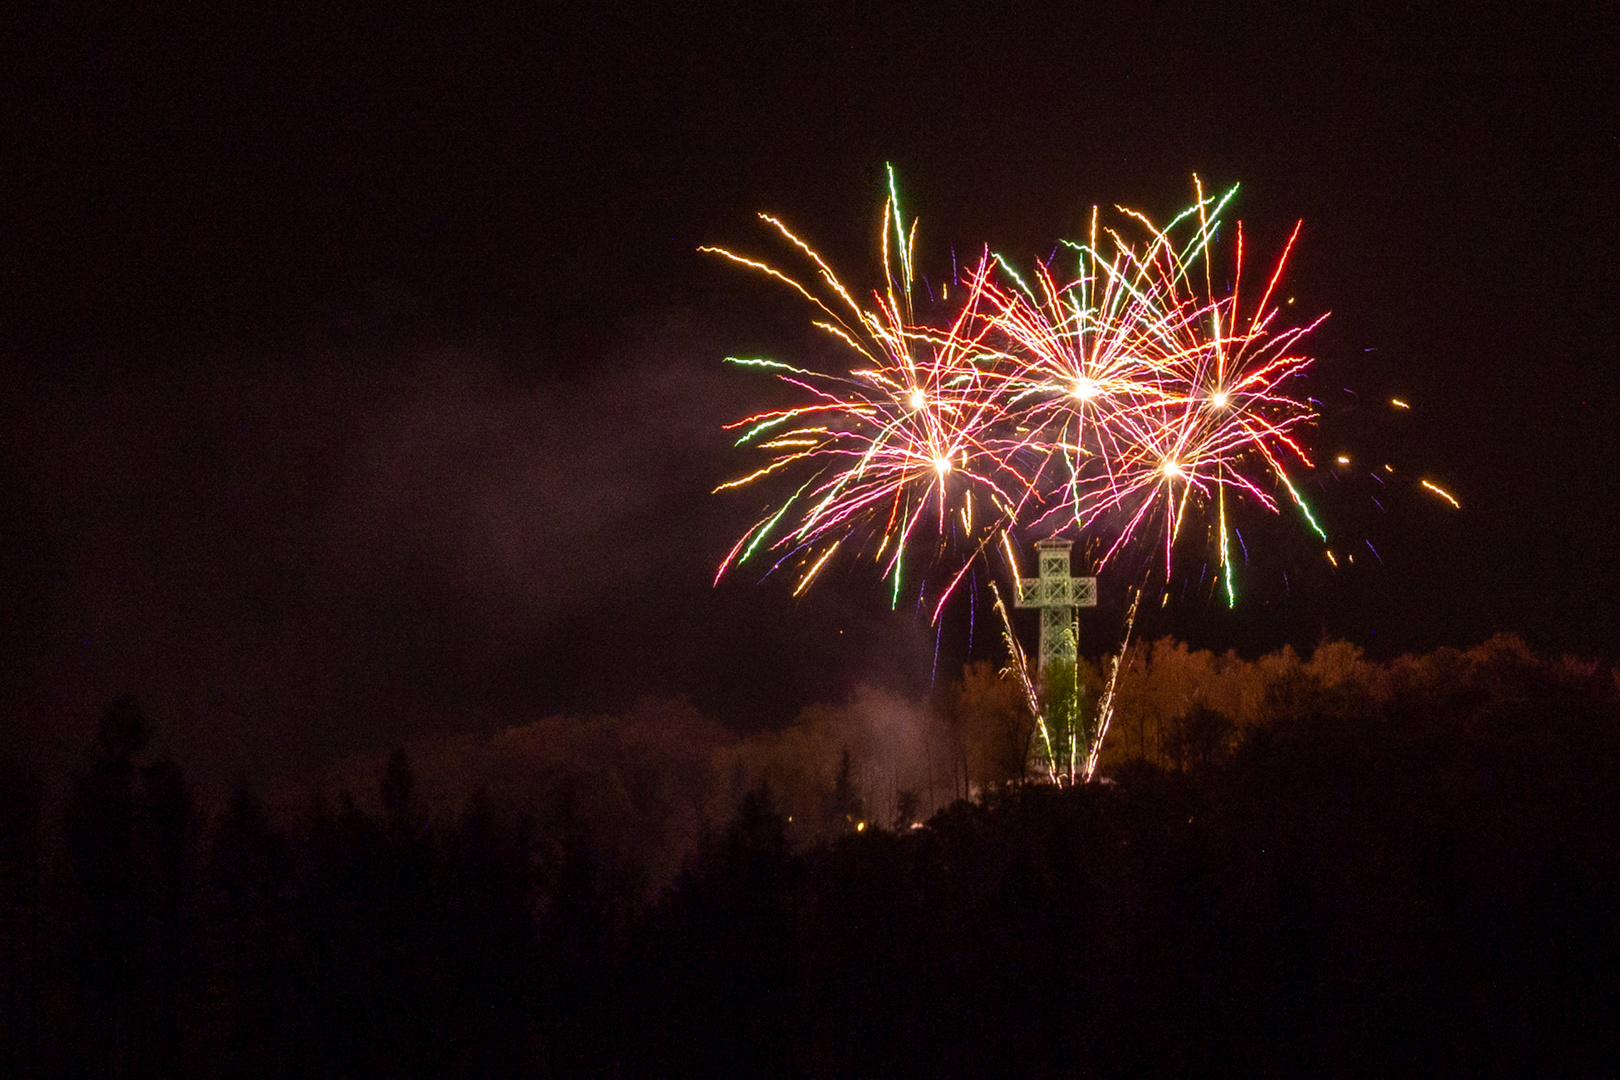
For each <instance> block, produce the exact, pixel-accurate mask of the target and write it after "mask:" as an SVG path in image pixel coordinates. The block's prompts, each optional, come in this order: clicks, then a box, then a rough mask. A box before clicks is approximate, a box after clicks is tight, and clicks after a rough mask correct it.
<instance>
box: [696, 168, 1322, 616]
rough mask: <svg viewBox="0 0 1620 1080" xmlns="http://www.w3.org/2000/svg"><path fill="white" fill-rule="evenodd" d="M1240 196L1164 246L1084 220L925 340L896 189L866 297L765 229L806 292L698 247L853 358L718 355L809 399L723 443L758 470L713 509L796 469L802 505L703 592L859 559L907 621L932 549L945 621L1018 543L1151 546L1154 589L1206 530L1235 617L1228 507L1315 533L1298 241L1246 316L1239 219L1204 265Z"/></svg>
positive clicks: (748, 537)
mask: <svg viewBox="0 0 1620 1080" xmlns="http://www.w3.org/2000/svg"><path fill="white" fill-rule="evenodd" d="M1195 183H1196V178H1195ZM1235 191H1236V188H1233V189H1232V190H1231V191H1228V192H1226V193H1225V194H1224V195H1222V196H1220V197H1219V198H1206V197H1205V196H1204V194H1203V192H1202V189H1201V188H1199V189H1198V191H1197V199H1196V201H1195V203H1194V205H1193V206H1192V207H1190V208H1188V209H1187V210H1186V211H1184V212H1183V213H1182V214H1181V215H1179V216H1178V217H1176V218H1175V219H1174V220H1172V221H1171V222H1170V224H1169V225H1167V226H1164V227H1162V228H1160V227H1158V226H1155V225H1154V224H1153V223H1152V222H1150V221H1149V220H1148V219H1147V218H1146V217H1144V216H1142V215H1140V214H1137V213H1135V212H1132V211H1121V213H1122V215H1123V218H1124V223H1123V224H1122V226H1121V227H1120V228H1118V229H1115V228H1103V227H1101V226H1100V224H1099V221H1098V216H1097V215H1096V214H1095V213H1094V214H1093V217H1092V221H1091V227H1090V232H1089V235H1088V237H1087V239H1086V241H1085V242H1083V243H1069V244H1067V245H1065V247H1066V253H1065V254H1064V256H1063V258H1064V260H1065V261H1064V262H1063V263H1061V264H1060V263H1059V262H1058V260H1056V259H1054V260H1053V261H1052V262H1051V263H1043V264H1038V265H1037V266H1036V267H1035V268H1034V269H1033V271H1032V272H1031V273H1030V275H1029V276H1030V277H1031V278H1032V279H1033V281H1034V284H1033V286H1032V285H1030V284H1029V283H1027V282H1026V281H1025V279H1024V277H1023V276H1022V275H1020V274H1018V273H1017V271H1016V270H1015V269H1014V268H1013V267H1012V266H1011V264H1010V263H1008V262H1007V261H1006V260H1004V259H1002V258H1000V257H998V256H996V255H993V254H991V253H990V252H988V251H987V252H985V254H984V255H983V257H982V258H981V260H980V262H979V263H978V265H977V267H976V268H975V269H974V270H973V271H972V272H971V273H970V274H969V275H968V276H967V277H966V279H965V280H963V281H959V282H958V283H957V288H956V290H955V296H954V300H955V306H954V308H952V309H951V310H950V312H949V314H948V317H947V318H946V319H943V320H936V321H923V320H919V319H918V317H917V314H916V312H915V310H914V308H913V303H912V283H913V280H914V277H913V264H912V260H913V255H914V242H915V234H916V223H915V222H912V223H911V224H910V225H909V226H907V225H906V224H905V221H904V218H903V217H902V216H901V213H900V208H899V200H898V198H897V197H896V194H895V191H894V183H893V174H892V172H891V173H890V191H889V199H888V201H887V204H886V206H885V211H884V217H883V244H882V249H883V259H882V277H883V282H882V287H881V288H879V289H876V290H874V291H873V293H872V295H871V297H870V298H869V299H868V300H865V301H858V300H857V299H856V298H855V295H854V294H853V293H852V292H851V291H850V290H849V289H848V288H846V287H845V286H844V285H843V283H842V282H841V281H840V280H839V278H838V277H837V276H836V275H835V274H834V273H833V271H832V270H831V268H830V267H829V266H828V265H827V264H826V262H825V261H824V260H822V258H821V257H820V256H819V255H817V254H816V252H815V251H814V250H813V249H811V248H810V246H809V245H807V244H806V243H805V242H804V241H803V240H801V239H800V238H799V237H798V236H796V235H795V234H794V233H793V232H791V231H790V230H789V229H788V228H787V226H785V225H784V224H783V223H782V222H780V221H779V220H777V219H776V218H774V217H771V216H769V215H761V218H762V220H764V221H765V222H766V223H768V224H769V225H770V226H772V227H773V228H774V229H775V230H776V231H777V232H778V233H779V235H780V236H781V237H782V238H783V239H784V240H785V241H786V242H787V243H788V244H789V245H791V246H792V247H793V248H794V249H795V250H796V252H797V253H798V255H799V256H800V257H801V258H802V259H803V260H805V261H806V263H807V264H808V267H809V268H810V269H812V270H813V274H812V275H807V280H810V281H811V282H812V284H811V285H806V284H804V283H803V282H802V281H801V280H800V279H799V278H796V277H793V276H790V275H789V274H787V273H784V272H783V271H781V270H778V269H777V268H776V267H774V266H772V265H770V264H767V263H765V262H762V261H759V260H756V259H752V258H748V257H745V256H742V255H738V254H735V253H733V252H731V251H728V250H724V249H720V248H705V249H703V250H705V251H709V252H712V253H714V254H717V255H720V256H722V257H724V258H727V259H730V260H732V261H734V262H737V263H740V264H742V265H745V266H748V267H750V268H752V269H755V270H758V271H759V272H761V273H764V274H766V275H767V276H769V277H771V278H773V279H775V280H777V281H778V282H780V283H782V284H784V285H786V286H788V287H790V288H792V289H793V290H795V291H796V292H797V293H799V294H800V295H801V296H802V297H804V298H805V299H806V300H807V301H808V302H810V303H811V304H812V305H813V306H814V308H815V309H816V311H817V313H818V317H817V318H816V320H815V325H817V326H818V327H820V328H821V329H823V330H824V331H826V332H827V333H828V334H830V335H832V336H833V337H834V338H836V339H837V340H838V342H839V343H840V345H841V346H842V347H843V348H844V349H846V350H848V351H849V353H850V354H851V356H852V359H853V361H854V363H853V365H852V366H851V367H849V368H848V369H847V370H842V371H835V372H828V371H817V370H812V369H810V368H807V367H798V366H793V365H789V364H785V363H782V362H779V361H775V360H765V359H739V358H733V359H732V362H733V363H737V364H741V365H745V366H754V367H759V368H761V369H764V370H767V371H769V372H771V373H772V374H774V375H775V376H776V377H777V378H779V379H781V380H782V381H783V382H785V383H787V384H789V385H790V386H792V387H793V388H794V390H795V393H796V394H797V395H798V396H799V398H800V401H799V402H798V403H797V404H795V405H793V406H791V407H787V408H782V409H777V410H771V411H767V412H762V413H759V414H757V415H755V416H751V417H748V418H747V419H745V420H742V421H739V422H738V423H737V424H735V425H733V427H734V428H735V429H738V430H740V432H741V435H740V437H739V439H738V445H748V446H753V447H755V448H757V449H759V450H763V451H765V453H766V454H767V461H766V462H765V463H764V464H763V465H762V466H761V467H759V468H758V469H756V470H755V471H753V472H752V473H749V474H748V475H745V476H743V477H741V478H739V479H736V480H732V481H730V482H728V483H726V484H722V485H721V487H720V488H718V489H717V490H723V489H726V488H732V487H739V486H743V485H747V484H751V483H754V482H756V481H759V480H761V479H763V478H765V477H767V476H771V475H775V474H788V473H792V474H795V475H796V479H797V482H798V486H797V488H796V490H794V491H793V492H792V493H791V494H790V495H789V496H788V497H787V498H786V499H785V500H784V501H782V502H781V503H779V504H776V505H775V506H774V507H772V508H771V509H769V510H768V511H767V512H766V513H765V514H764V515H763V516H762V517H761V518H760V519H759V520H758V521H756V522H755V524H754V525H753V526H752V527H751V528H750V529H749V530H748V531H747V532H745V533H744V535H743V536H742V538H741V539H740V540H739V541H738V543H737V545H736V546H735V547H734V548H733V549H732V551H731V552H730V553H729V554H728V555H727V557H726V558H725V560H724V561H723V562H722V563H721V565H720V568H719V573H718V574H717V575H716V580H718V579H719V576H721V575H723V574H724V573H725V572H726V571H727V570H729V569H731V568H732V567H734V566H736V565H739V564H741V563H743V562H745V561H747V560H749V559H750V558H753V557H755V556H757V555H759V554H760V553H762V552H768V553H770V557H771V559H772V560H773V563H772V569H775V568H776V567H779V566H783V565H786V564H789V563H792V564H794V565H795V566H796V568H797V570H798V575H799V576H798V581H797V583H796V589H795V591H796V592H802V591H803V590H804V589H805V588H806V587H808V586H809V584H810V582H811V581H812V580H813V579H814V578H815V577H816V575H817V574H818V573H820V572H821V571H822V569H823V567H825V566H826V565H827V564H828V563H829V561H830V560H831V559H832V558H833V556H834V554H835V552H837V551H838V550H840V549H841V548H843V549H845V550H849V549H857V550H860V551H862V552H863V553H865V554H867V555H869V556H870V557H873V558H875V559H876V561H877V562H878V563H879V564H880V565H881V566H882V568H883V574H884V575H885V577H886V578H888V579H889V580H890V581H891V590H892V597H893V599H894V600H895V601H897V600H898V598H899V595H900V592H901V589H902V583H903V581H904V580H906V573H907V564H908V561H909V560H914V558H915V555H916V554H920V553H924V552H926V554H927V556H928V561H929V562H930V563H931V564H934V565H938V564H940V563H942V562H943V563H945V567H944V568H945V571H946V573H945V575H944V578H945V584H944V585H943V587H942V588H941V589H940V590H939V592H938V593H937V594H936V595H937V596H938V602H937V604H936V606H935V608H934V614H935V618H936V619H937V617H938V615H939V613H940V611H941V610H942V609H943V606H944V603H945V601H946V600H947V599H948V598H949V596H950V595H951V592H952V590H953V589H954V588H955V587H956V585H957V584H958V583H959V582H960V581H961V580H962V579H963V577H964V575H965V574H966V572H967V569H968V568H969V566H971V565H972V563H973V562H974V560H975V559H976V558H977V557H978V556H979V555H980V554H982V553H984V552H985V551H987V550H990V549H992V548H993V547H996V548H1003V549H1010V548H1011V547H1012V545H1011V543H1010V542H1009V540H1008V533H1009V532H1010V531H1011V530H1014V529H1017V530H1020V531H1022V530H1031V531H1036V532H1040V533H1043V534H1053V535H1056V534H1061V533H1065V532H1068V533H1072V534H1077V535H1081V536H1085V535H1092V536H1095V537H1097V538H1099V539H1101V540H1102V541H1103V545H1102V546H1103V554H1102V555H1101V557H1100V559H1099V563H1098V564H1099V566H1100V565H1102V564H1104V563H1106V562H1107V561H1108V560H1109V559H1111V558H1113V557H1114V556H1115V555H1116V554H1117V553H1118V552H1120V551H1121V550H1122V549H1123V548H1124V547H1125V546H1127V545H1128V544H1130V543H1131V542H1132V541H1133V540H1135V539H1138V538H1144V537H1147V536H1149V535H1152V536H1154V537H1155V538H1156V539H1155V542H1156V543H1159V544H1161V545H1162V549H1163V570H1164V573H1165V574H1166V576H1168V575H1169V574H1170V572H1171V571H1172V568H1173V561H1174V558H1175V551H1176V545H1177V540H1178V538H1179V537H1180V536H1181V534H1182V532H1183V530H1184V527H1185V525H1186V522H1187V521H1188V520H1189V519H1191V518H1194V517H1197V516H1204V517H1207V518H1208V519H1210V524H1211V530H1210V531H1211V533H1212V534H1213V537H1214V539H1215V542H1216V544H1215V546H1216V548H1217V552H1218V556H1217V557H1218V562H1219V565H1220V566H1221V568H1222V571H1223V573H1224V579H1225V585H1226V592H1227V597H1228V601H1229V602H1231V601H1232V600H1234V599H1235V588H1234V585H1233V580H1232V577H1233V575H1232V568H1231V559H1230V558H1229V551H1230V548H1229V544H1228V540H1227V536H1228V521H1227V516H1228V510H1229V507H1228V503H1229V502H1234V503H1250V504H1254V505H1258V506H1259V507H1261V508H1263V509H1265V510H1267V511H1270V512H1273V513H1276V512H1279V510H1280V508H1281V506H1282V505H1283V504H1284V503H1285V502H1286V503H1287V504H1288V505H1291V506H1295V507H1297V508H1298V509H1299V511H1300V512H1301V514H1302V516H1303V518H1304V519H1305V521H1306V522H1308V523H1309V524H1310V526H1311V527H1312V528H1313V529H1314V530H1315V531H1316V532H1317V533H1318V534H1320V533H1321V532H1322V530H1321V529H1320V527H1319V526H1318V525H1317V523H1316V521H1315V518H1314V517H1313V516H1312V515H1311V512H1310V509H1309V507H1308V506H1306V504H1305V503H1304V502H1303V501H1302V500H1301V498H1300V496H1299V494H1298V490H1297V488H1296V487H1295V485H1294V484H1293V483H1292V482H1291V481H1290V479H1289V476H1288V470H1289V469H1290V468H1299V467H1302V468H1310V467H1312V463H1311V460H1310V457H1309V455H1308V453H1307V451H1306V450H1305V449H1304V447H1303V446H1302V445H1301V442H1300V439H1299V434H1300V429H1301V428H1303V427H1305V426H1307V425H1309V424H1310V423H1311V422H1313V421H1314V419H1315V415H1316V414H1315V411H1314V409H1313V408H1312V406H1311V405H1310V403H1309V402H1308V400H1302V399H1300V398H1296V397H1294V396H1292V395H1290V393H1289V386H1290V384H1291V383H1292V382H1293V381H1294V380H1296V379H1297V377H1298V376H1300V375H1301V374H1303V373H1304V371H1305V370H1306V369H1307V368H1308V366H1309V364H1310V359H1309V358H1308V357H1307V356H1305V355H1304V354H1302V353H1301V352H1299V351H1298V346H1299V344H1300V342H1301V339H1302V338H1303V337H1304V335H1306V334H1307V333H1309V332H1310V330H1311V329H1312V328H1314V327H1315V326H1316V325H1317V323H1318V322H1320V319H1317V320H1316V321H1313V322H1311V323H1308V324H1304V325H1294V324H1287V323H1286V322H1285V321H1284V320H1283V318H1282V310H1283V307H1282V305H1280V304H1278V303H1277V302H1276V298H1277V295H1278V285H1279V282H1280V280H1281V278H1282V275H1283V271H1284V269H1285V268H1286V265H1287V259H1288V255H1289V253H1290V252H1291V250H1292V247H1293V243H1294V240H1295V238H1296V237H1297V235H1298V227H1297V226H1296V228H1295V230H1294V235H1293V236H1291V237H1290V238H1289V241H1288V244H1287V245H1286V246H1285V247H1284V249H1283V252H1282V255H1281V257H1280V258H1279V259H1278V260H1277V262H1276V264H1275V266H1274V267H1273V269H1272V271H1271V273H1270V274H1269V276H1267V277H1266V278H1264V279H1263V286H1262V288H1261V289H1260V291H1259V297H1258V299H1257V301H1255V302H1253V303H1249V302H1248V299H1247V297H1246V295H1245V294H1244V292H1243V291H1242V287H1243V284H1244V282H1243V257H1244V256H1243V233H1242V226H1241V223H1239V224H1238V225H1237V226H1236V228H1235V241H1236V242H1235V247H1234V250H1233V251H1232V253H1231V255H1230V259H1229V261H1223V262H1221V263H1220V264H1219V265H1217V263H1216V258H1217V256H1216V239H1217V236H1218V233H1219V230H1220V227H1221V216H1220V215H1221V212H1222V210H1223V209H1224V208H1225V207H1226V205H1227V203H1228V202H1229V201H1230V199H1231V198H1232V196H1233V194H1234V193H1235ZM1217 281H1221V282H1230V286H1229V288H1225V289H1217V288H1216V287H1215V282H1217ZM1282 492H1286V493H1287V497H1286V500H1285V499H1284V498H1282V497H1281V493H1282ZM1234 508H1235V507H1234ZM1324 539H1325V537H1324ZM908 553H912V554H908ZM923 576H924V575H922V574H920V573H919V574H918V575H917V577H916V578H915V579H913V580H920V579H922V578H923Z"/></svg>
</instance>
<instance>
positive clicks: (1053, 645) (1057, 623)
mask: <svg viewBox="0 0 1620 1080" xmlns="http://www.w3.org/2000/svg"><path fill="white" fill-rule="evenodd" d="M1073 547H1074V543H1073V542H1072V541H1069V540H1037V541H1036V542H1035V557H1036V561H1037V564H1038V565H1039V567H1040V570H1039V573H1040V576H1039V577H1032V578H1019V579H1018V598H1017V601H1016V603H1017V606H1018V607H1021V608H1039V609H1040V612H1041V653H1040V657H1041V666H1040V670H1041V671H1042V672H1045V671H1047V670H1048V669H1049V668H1050V667H1051V666H1052V665H1053V664H1055V663H1059V662H1061V663H1064V664H1069V665H1072V664H1073V663H1074V662H1075V655H1076V653H1077V652H1078V650H1079V627H1078V626H1077V625H1076V611H1077V609H1078V608H1083V607H1096V606H1097V579H1096V578H1094V577H1071V576H1070V575H1069V551H1070V549H1071V548H1073Z"/></svg>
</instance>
